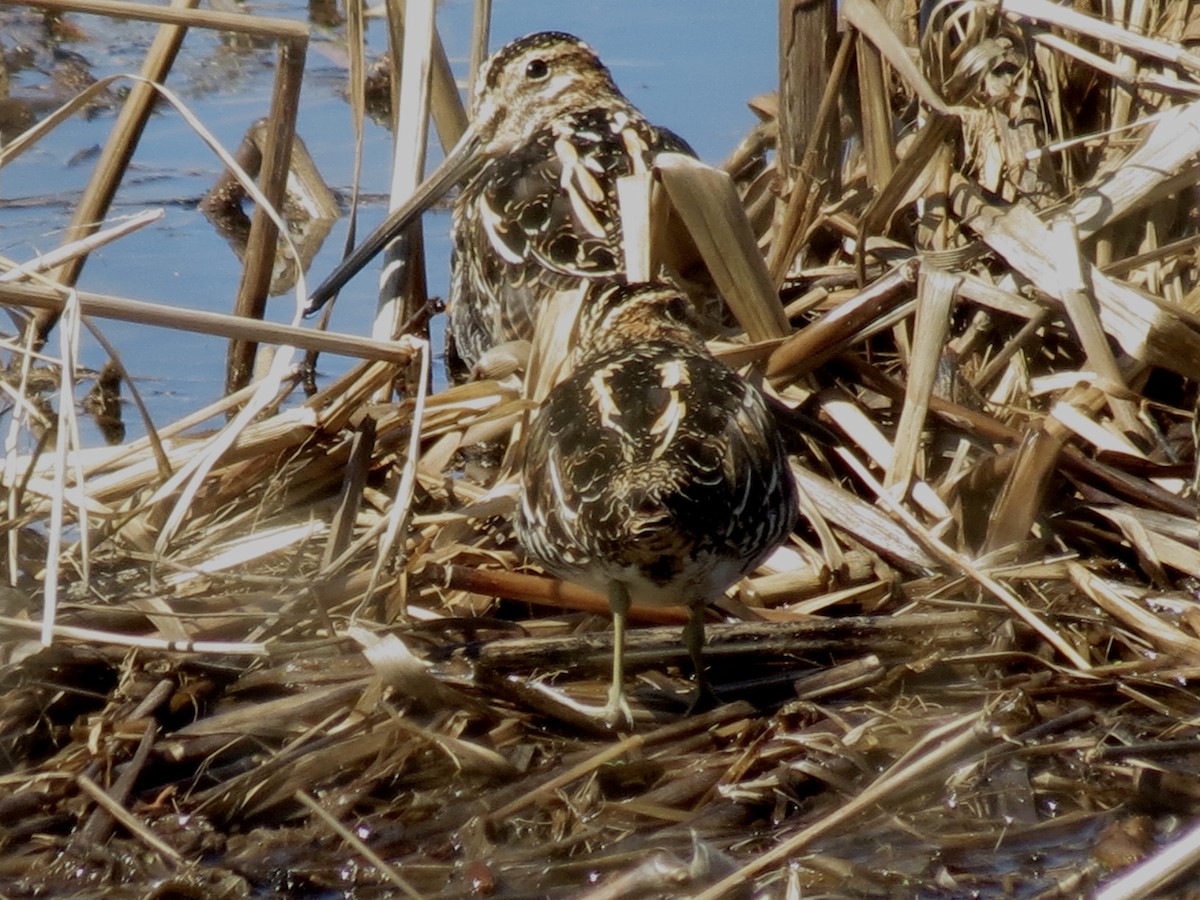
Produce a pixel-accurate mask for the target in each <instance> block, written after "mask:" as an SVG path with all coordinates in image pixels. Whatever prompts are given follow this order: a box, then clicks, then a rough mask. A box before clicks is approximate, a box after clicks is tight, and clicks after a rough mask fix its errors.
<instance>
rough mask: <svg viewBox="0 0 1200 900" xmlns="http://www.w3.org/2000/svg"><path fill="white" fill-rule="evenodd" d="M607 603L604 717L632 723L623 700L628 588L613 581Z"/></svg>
mask: <svg viewBox="0 0 1200 900" xmlns="http://www.w3.org/2000/svg"><path fill="white" fill-rule="evenodd" d="M608 605H609V606H610V607H611V608H612V617H613V656H612V662H613V665H612V685H611V686H610V687H609V689H608V704H607V705H606V706H605V707H604V719H605V721H607V722H608V723H609V724H610V725H614V726H616V725H621V724H626V725H629V726H632V725H633V711H632V710H631V709H630V708H629V703H628V702H626V700H625V617H626V615H627V614H628V613H629V590H628V589H627V588H626V587H625V585H623V584H620V583H619V582H616V581H614V582H613V583H612V584H611V585H610V586H609V589H608Z"/></svg>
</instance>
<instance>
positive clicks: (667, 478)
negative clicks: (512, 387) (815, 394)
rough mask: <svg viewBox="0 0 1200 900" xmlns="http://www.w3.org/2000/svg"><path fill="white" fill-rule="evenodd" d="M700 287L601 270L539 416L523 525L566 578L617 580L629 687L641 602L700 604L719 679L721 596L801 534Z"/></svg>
mask: <svg viewBox="0 0 1200 900" xmlns="http://www.w3.org/2000/svg"><path fill="white" fill-rule="evenodd" d="M692 326H693V312H692V308H691V306H690V304H689V301H688V299H687V298H686V297H685V296H684V295H682V294H681V293H680V292H679V291H677V290H675V289H674V288H671V287H668V286H664V285H630V286H627V285H625V284H622V283H620V282H615V281H609V282H595V283H593V284H592V285H590V286H589V287H588V289H587V293H586V294H585V296H584V299H583V306H582V310H581V313H580V333H579V346H580V347H582V348H585V350H584V352H583V354H582V357H581V358H580V360H579V361H578V364H577V366H576V368H575V369H574V371H573V372H572V373H571V375H569V376H568V377H567V378H566V379H565V380H564V381H562V382H561V383H559V384H558V385H557V386H556V387H554V388H553V390H551V392H550V394H549V395H548V396H547V398H546V400H545V401H544V402H543V404H542V405H541V407H540V409H539V410H538V412H537V414H536V416H535V418H534V419H533V422H532V424H531V425H530V428H529V433H528V439H527V443H526V446H525V460H524V464H523V476H522V483H521V499H520V503H519V507H518V511H517V517H516V523H515V524H516V532H517V537H518V538H519V539H520V541H521V543H522V544H523V546H524V547H525V548H526V550H527V552H528V553H529V555H530V556H531V557H533V558H534V559H535V560H537V561H538V562H539V563H541V565H542V566H543V567H545V568H546V569H547V570H548V571H549V572H551V573H552V574H555V575H557V576H559V577H561V578H564V579H567V580H569V581H573V582H576V583H579V584H582V585H585V586H587V587H591V588H593V589H595V590H598V591H600V592H602V593H607V595H608V598H609V604H610V606H611V607H612V613H613V628H614V644H613V673H612V685H611V688H610V691H609V696H608V703H607V705H606V706H605V708H604V710H603V714H604V716H605V718H606V719H607V720H608V721H609V722H611V723H614V724H615V723H617V722H619V721H620V720H621V719H622V718H623V719H625V720H626V721H632V716H631V714H630V709H629V706H628V704H627V702H626V701H625V697H624V689H623V683H624V659H623V651H624V631H625V615H626V612H627V611H628V609H629V607H630V604H631V603H637V604H645V605H652V606H658V605H684V606H688V607H689V609H690V617H689V621H688V624H687V626H686V628H685V630H684V637H685V642H686V645H687V648H688V652H689V653H690V655H691V659H692V664H693V666H694V668H695V671H696V675H697V682H698V688H699V690H700V691H701V693H704V691H705V690H706V688H705V680H704V670H703V666H702V662H701V648H702V646H703V643H704V610H705V606H706V604H708V603H709V602H711V601H713V600H715V599H717V598H718V597H720V596H721V595H722V594H723V593H724V592H725V591H726V590H727V589H728V588H729V587H730V585H732V584H733V583H734V582H735V581H737V580H738V579H739V578H741V577H742V576H743V575H745V574H746V573H748V572H750V571H751V570H753V569H754V568H755V567H756V566H757V565H758V564H759V563H760V562H762V560H763V559H764V558H765V557H766V556H767V555H768V554H770V553H771V551H772V550H774V549H775V548H776V547H777V546H778V545H779V544H780V542H782V541H783V540H784V538H785V537H786V536H787V535H788V534H789V533H790V532H791V530H792V527H793V526H794V525H795V522H796V509H797V504H796V487H795V483H794V481H793V478H792V474H791V468H790V465H789V463H788V459H787V453H786V451H785V448H784V444H783V441H782V439H781V437H780V435H779V432H778V431H777V429H776V426H775V423H774V420H773V419H772V416H771V413H770V410H769V409H768V407H767V403H766V400H765V399H764V397H763V395H762V394H761V393H760V392H759V391H758V389H757V388H755V387H754V386H752V385H751V384H749V383H748V382H747V381H745V380H744V379H742V378H741V377H739V376H738V375H737V374H736V373H734V372H733V371H732V370H730V369H729V368H727V367H726V366H725V365H723V364H722V363H721V362H719V361H718V360H716V359H715V358H713V357H712V356H711V355H710V354H709V353H708V351H707V349H706V348H705V346H704V343H703V341H702V340H701V338H700V337H699V336H698V335H697V332H696V331H695V329H694V328H693V327H692Z"/></svg>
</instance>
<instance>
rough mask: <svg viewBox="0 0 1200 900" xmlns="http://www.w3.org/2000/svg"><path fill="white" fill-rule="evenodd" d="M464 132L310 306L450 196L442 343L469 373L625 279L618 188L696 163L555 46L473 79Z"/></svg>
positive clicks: (524, 43)
mask: <svg viewBox="0 0 1200 900" xmlns="http://www.w3.org/2000/svg"><path fill="white" fill-rule="evenodd" d="M479 84H480V89H479V91H478V94H477V96H476V99H475V102H474V104H473V108H472V110H471V125H470V126H469V128H468V130H467V132H466V133H465V134H464V136H463V138H462V140H460V141H459V143H458V144H457V145H456V147H455V148H454V149H453V150H452V151H451V152H450V154H449V155H448V156H447V158H446V160H445V161H444V162H443V163H442V164H441V165H440V166H439V167H438V169H437V170H436V171H435V172H434V173H433V174H432V175H431V176H430V177H429V178H428V179H427V180H426V181H425V182H424V183H423V184H422V186H421V187H420V188H419V189H418V191H417V193H416V194H415V195H414V197H413V198H411V200H410V201H409V202H408V203H406V204H405V205H404V207H402V208H400V209H397V210H396V211H395V212H394V213H393V214H392V215H391V216H389V217H388V219H387V221H385V222H384V223H383V224H382V225H381V226H380V227H379V228H378V229H376V230H375V232H373V233H372V234H371V235H370V236H369V237H368V238H367V239H366V240H365V241H364V242H363V243H362V244H361V245H360V246H359V247H358V248H357V249H356V250H355V252H354V253H353V254H352V255H351V256H349V257H347V259H346V260H345V261H344V262H343V263H342V265H341V266H339V267H338V268H337V269H336V270H335V271H334V272H333V273H332V274H331V275H330V276H329V278H327V279H326V280H325V282H324V283H322V284H321V285H320V286H319V287H318V288H317V289H316V290H315V291H314V292H313V294H312V297H311V298H310V300H309V312H313V311H315V310H316V309H317V308H319V307H320V306H321V305H322V304H323V303H325V302H326V300H328V299H329V297H330V296H332V294H333V293H335V292H336V291H337V290H338V289H339V288H340V287H341V286H342V285H343V284H344V283H345V282H346V281H347V280H348V279H349V278H350V276H351V275H353V274H354V273H355V272H357V271H358V270H359V269H361V268H362V266H363V265H364V264H365V263H366V262H367V261H368V260H369V259H370V258H371V257H373V256H374V255H375V254H376V253H378V252H379V250H380V249H382V247H383V246H385V245H386V243H387V242H388V241H389V240H391V238H392V237H394V236H395V235H396V234H397V233H398V232H399V231H400V230H401V229H402V228H403V227H404V226H405V225H407V223H408V222H409V221H411V220H412V218H413V217H414V216H415V215H416V214H417V213H419V212H420V211H421V210H422V209H424V208H425V207H426V206H428V205H429V204H430V203H431V202H432V201H433V200H434V199H436V197H438V196H439V195H440V194H441V193H444V192H445V191H446V190H447V189H449V187H451V186H452V185H453V184H455V183H459V182H463V181H465V184H464V186H463V188H462V191H461V192H460V193H459V195H458V198H457V200H456V201H455V204H454V214H453V225H452V238H453V247H454V250H453V274H452V280H451V296H450V303H449V314H450V341H451V343H452V350H453V351H454V354H452V355H457V357H458V358H459V359H460V360H461V362H462V364H463V366H464V367H465V368H466V369H468V370H469V369H471V368H473V367H474V366H475V365H476V363H478V362H479V359H480V357H481V356H483V354H484V353H486V352H487V351H488V350H489V349H491V348H493V347H495V346H497V345H499V344H504V343H506V342H509V341H513V340H523V341H527V340H530V339H531V338H532V336H533V328H534V325H535V324H536V321H537V316H538V312H539V310H540V309H542V308H543V306H544V304H545V303H546V302H547V301H548V300H549V299H550V298H551V297H553V296H554V295H555V294H556V293H557V292H559V291H568V290H578V289H580V288H581V286H582V285H584V284H586V283H587V282H589V281H591V280H595V279H601V280H605V279H610V278H612V277H613V276H615V275H620V274H622V273H623V271H624V263H623V258H622V253H621V247H620V241H621V223H620V211H619V208H618V202H617V187H616V186H617V179H618V178H620V177H621V176H623V175H629V174H633V173H637V172H641V171H645V170H646V169H647V168H648V167H649V166H650V165H652V164H653V161H654V158H655V156H656V155H658V154H659V153H663V152H676V153H686V154H689V155H693V154H692V151H691V148H689V147H688V145H687V144H686V143H685V142H684V141H683V140H682V139H681V138H679V137H677V136H676V135H675V134H673V133H671V132H670V131H668V130H666V129H664V128H659V127H657V126H655V125H652V124H651V123H650V122H648V121H647V120H646V118H645V117H644V116H643V115H642V114H641V113H640V112H639V111H638V110H637V108H636V107H634V106H633V105H632V104H631V103H630V102H629V100H628V99H627V98H626V97H625V96H624V94H622V93H621V91H620V90H619V89H618V88H617V86H616V84H615V83H614V82H613V79H612V76H611V75H610V74H609V71H608V69H607V68H605V66H604V64H603V63H601V61H600V59H599V58H598V57H597V56H596V54H595V52H594V51H593V50H592V49H591V48H590V47H588V45H587V44H585V43H584V42H583V41H581V40H579V39H578V38H576V37H574V36H572V35H569V34H563V33H561V32H540V33H537V34H531V35H527V36H526V37H523V38H520V39H518V40H516V41H513V42H512V43H510V44H508V45H507V46H505V47H504V48H503V49H501V50H500V51H499V52H497V53H496V54H495V55H493V56H492V57H491V58H490V59H489V60H488V61H487V62H486V63H485V64H484V66H483V69H482V70H481V73H480V81H479Z"/></svg>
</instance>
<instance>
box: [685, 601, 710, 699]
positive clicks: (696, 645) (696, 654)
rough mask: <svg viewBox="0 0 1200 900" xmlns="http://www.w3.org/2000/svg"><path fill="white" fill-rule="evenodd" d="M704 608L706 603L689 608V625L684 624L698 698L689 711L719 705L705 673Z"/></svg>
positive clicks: (686, 644)
mask: <svg viewBox="0 0 1200 900" xmlns="http://www.w3.org/2000/svg"><path fill="white" fill-rule="evenodd" d="M704 610H705V604H703V603H694V604H692V606H691V607H690V608H689V609H688V621H687V625H685V626H683V643H684V646H686V647H687V651H688V656H690V657H691V659H692V670H693V671H694V672H695V673H696V699H694V700H693V701H692V705H691V706H690V707H688V712H689V713H691V712H695V711H696V710H698V709H707V708H710V707H713V706H716V705H717V695H716V694H714V693H713V690H712V686H711V685H710V684H709V683H708V678H707V677H706V676H705V674H704Z"/></svg>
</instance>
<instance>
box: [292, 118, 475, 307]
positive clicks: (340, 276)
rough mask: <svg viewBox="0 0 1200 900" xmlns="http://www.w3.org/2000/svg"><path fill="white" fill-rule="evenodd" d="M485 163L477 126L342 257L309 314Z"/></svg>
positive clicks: (312, 300) (311, 299)
mask: <svg viewBox="0 0 1200 900" xmlns="http://www.w3.org/2000/svg"><path fill="white" fill-rule="evenodd" d="M482 164H483V157H482V156H481V155H480V154H479V139H478V137H477V136H476V134H475V131H474V129H472V128H468V129H467V130H466V131H464V132H463V136H462V137H461V138H459V141H458V143H457V144H455V145H454V147H452V148H451V150H450V152H449V153H448V154H446V158H445V159H443V160H442V163H441V165H439V166H438V167H437V168H436V169H434V170H433V172H432V173H431V174H430V176H429V177H428V178H426V179H425V180H424V181H422V182H421V183H420V184H419V185H417V189H416V190H415V191H413V193H412V196H410V197H409V198H408V199H407V200H406V201H404V203H402V204H400V205H399V206H398V207H396V208H395V209H394V210H392V212H391V213H389V214H388V217H387V218H386V219H384V220H383V223H382V224H380V226H379V227H378V228H376V229H375V230H374V231H372V232H371V233H370V234H369V235H367V238H366V240H364V241H363V242H362V243H361V244H359V245H358V246H357V247H355V248H354V250H353V251H352V252H351V253H350V255H349V256H347V257H346V258H345V259H343V260H342V261H341V263H340V264H339V265H338V267H337V268H336V269H334V270H333V271H332V272H331V273H329V276H328V277H327V278H326V279H325V280H324V281H322V282H321V283H320V284H319V285H317V288H316V290H314V291H313V292H312V294H310V295H309V298H308V306H306V307H305V309H304V314H305V315H306V316H311V315H312V314H313V313H315V312H317V310H319V309H320V308H321V307H322V306H324V305H325V304H326V303H328V302H329V301H330V299H332V298H333V296H334V295H335V294H336V293H337V292H338V291H340V290H341V289H342V288H343V287H344V286H345V284H346V282H347V281H349V280H350V279H351V278H353V277H354V276H355V275H357V274H358V271H359V270H360V269H361V268H362V267H363V266H365V265H366V264H367V263H368V262H370V261H371V259H372V258H374V257H375V256H376V254H378V253H379V251H381V250H382V249H383V248H384V247H386V246H387V245H388V243H389V242H390V241H391V240H392V238H394V237H396V235H398V234H399V233H400V232H401V231H403V230H404V229H405V228H406V227H407V226H408V224H409V223H410V222H412V221H413V219H415V218H416V217H417V216H419V215H420V214H421V213H423V212H425V210H427V209H428V208H429V207H430V206H432V205H433V204H434V202H435V201H437V200H438V199H439V198H440V197H442V196H443V195H444V194H445V193H446V192H447V191H449V190H450V188H452V187H453V186H454V185H456V184H458V183H459V182H462V181H465V180H466V179H468V178H470V177H471V176H472V175H474V174H475V172H476V171H478V169H479V167H480V166H481V165H482Z"/></svg>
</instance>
